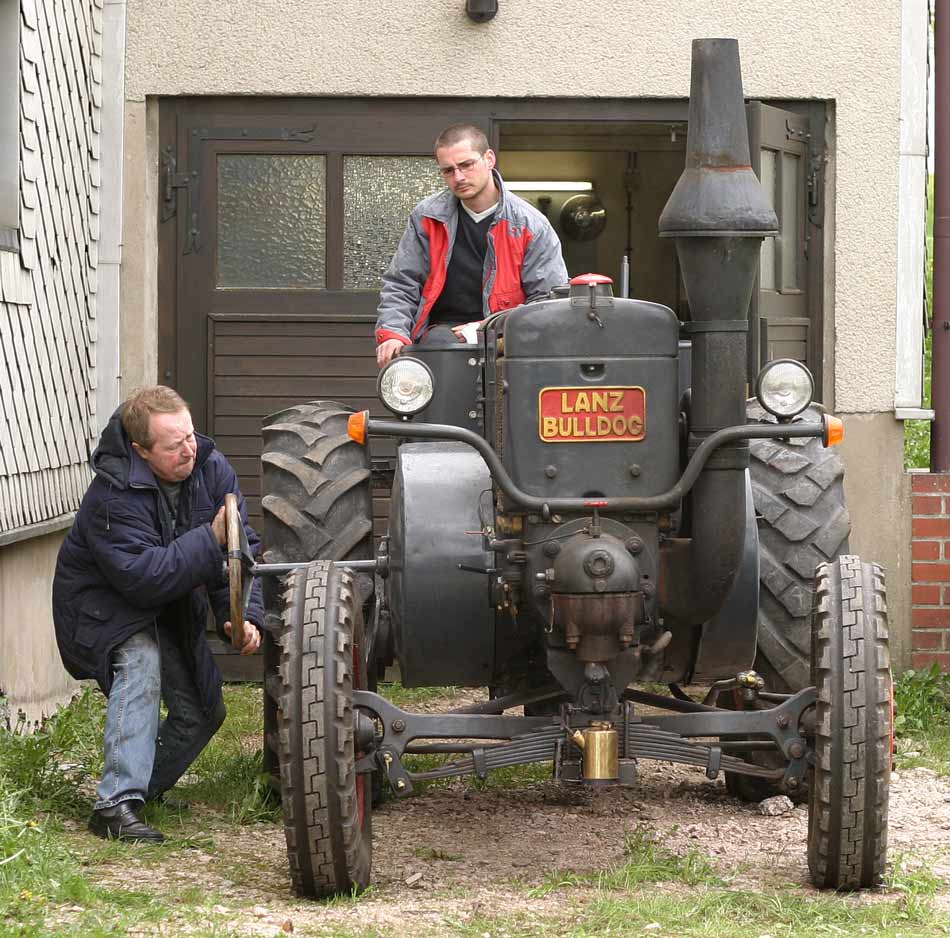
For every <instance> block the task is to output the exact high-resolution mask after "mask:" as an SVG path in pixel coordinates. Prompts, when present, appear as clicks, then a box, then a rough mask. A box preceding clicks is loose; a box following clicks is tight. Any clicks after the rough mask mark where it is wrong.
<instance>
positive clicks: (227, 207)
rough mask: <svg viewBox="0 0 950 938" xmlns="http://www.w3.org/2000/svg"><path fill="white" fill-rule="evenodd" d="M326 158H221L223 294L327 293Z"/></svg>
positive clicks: (220, 281)
mask: <svg viewBox="0 0 950 938" xmlns="http://www.w3.org/2000/svg"><path fill="white" fill-rule="evenodd" d="M326 189H327V185H326V158H325V157H323V156H317V155H309V156H277V155H267V154H249V153H247V154H231V155H227V156H219V157H218V257H217V260H218V269H217V282H216V285H217V286H218V287H219V288H223V289H229V290H320V289H323V288H325V287H326V279H327V278H326V266H327V265H326Z"/></svg>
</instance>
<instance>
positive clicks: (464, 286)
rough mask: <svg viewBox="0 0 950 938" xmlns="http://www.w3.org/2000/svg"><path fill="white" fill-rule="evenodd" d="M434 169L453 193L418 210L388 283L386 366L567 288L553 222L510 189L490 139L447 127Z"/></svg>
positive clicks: (380, 334)
mask: <svg viewBox="0 0 950 938" xmlns="http://www.w3.org/2000/svg"><path fill="white" fill-rule="evenodd" d="M435 161H436V164H437V165H438V167H439V172H440V173H441V174H442V178H443V179H444V180H445V184H446V186H447V188H446V189H443V190H442V191H441V192H439V193H437V194H436V195H432V196H429V198H427V199H423V200H422V201H421V202H420V203H419V204H418V205H417V206H416V207H415V208H414V209H413V210H412V214H411V215H410V216H409V223H408V225H407V226H406V231H405V233H404V234H403V236H402V239H401V240H400V242H399V246H398V247H397V248H396V253H395V255H394V256H393V259H392V263H391V264H390V265H389V268H388V270H387V271H386V273H385V274H383V286H382V290H381V291H380V298H379V310H378V313H377V319H376V360H377V363H378V364H379V366H380V367H382V366H383V365H385V364H386V362H388V361H389V360H390V359H391V358H392V357H393V355H397V354H398V353H399V351H400V350H401V349H402V347H403V346H404V345H409V344H410V343H412V342H415V343H418V342H421V341H423V339H424V337H425V336H426V334H427V333H428V332H429V330H431V329H433V328H434V327H436V326H440V327H443V328H442V329H441V330H440V331H442V332H443V333H445V334H446V336H447V337H448V339H449V341H452V340H453V339H452V333H454V334H455V338H456V339H457V340H458V341H464V338H463V326H465V324H466V323H469V322H475V321H480V320H483V319H484V318H485V317H487V316H489V315H491V314H492V313H498V312H501V311H503V310H506V309H511V308H512V307H514V306H519V305H521V304H522V303H529V302H531V301H532V300H537V299H540V298H541V297H543V296H545V294H547V293H548V292H549V291H550V290H551V289H552V288H554V287H556V286H558V285H559V284H562V283H567V268H566V267H565V266H564V259H563V257H562V256H561V243H560V241H558V238H557V235H556V234H555V233H554V229H553V228H552V227H551V223H550V222H549V221H548V220H547V219H546V218H545V217H544V216H543V215H542V214H541V213H540V212H539V211H538V210H537V209H536V208H535V207H534V206H532V205H529V204H528V203H527V202H525V201H524V199H521V198H519V197H518V196H516V195H515V194H514V193H513V192H509V191H508V189H507V188H506V187H505V184H504V182H503V181H502V178H501V175H500V174H499V173H498V171H497V170H496V169H495V152H494V150H492V149H491V148H490V147H489V146H488V138H487V137H486V136H485V134H484V132H483V131H481V130H479V128H478V127H475V126H473V125H472V124H453V125H452V126H451V127H446V128H445V130H443V131H442V133H441V134H439V137H438V139H437V140H436V141H435ZM449 329H451V330H452V331H451V332H449V331H448V330H449Z"/></svg>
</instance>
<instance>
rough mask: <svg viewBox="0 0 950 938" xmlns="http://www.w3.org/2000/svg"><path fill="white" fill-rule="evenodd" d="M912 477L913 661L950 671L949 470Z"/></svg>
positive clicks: (916, 666) (916, 664) (919, 664)
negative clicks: (933, 664) (935, 665)
mask: <svg viewBox="0 0 950 938" xmlns="http://www.w3.org/2000/svg"><path fill="white" fill-rule="evenodd" d="M911 478H912V481H911V489H912V492H913V526H912V533H911V537H912V542H911V556H912V558H913V574H912V578H911V590H912V597H911V602H912V605H913V609H912V613H911V615H912V623H913V632H912V641H911V653H912V661H913V666H914V667H915V668H921V667H928V666H929V665H930V663H931V662H932V661H936V662H937V663H938V664H939V665H940V667H941V668H942V669H943V670H944V671H950V473H939V472H915V473H913V475H912V477H911Z"/></svg>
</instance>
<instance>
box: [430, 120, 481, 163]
mask: <svg viewBox="0 0 950 938" xmlns="http://www.w3.org/2000/svg"><path fill="white" fill-rule="evenodd" d="M463 140H467V141H468V142H469V143H470V144H471V145H472V149H473V150H475V151H477V152H478V154H479V155H480V156H484V155H485V154H486V153H487V152H488V137H486V136H485V131H484V130H482V129H481V128H480V127H476V126H475V125H474V124H451V125H449V126H448V127H446V128H445V130H443V131H442V133H440V134H439V136H438V137H436V138H435V146H434V147H433V148H432V152H433V154H434V153H438V151H439V150H441V149H443V148H444V147H454V146H455V145H456V144H457V143H461V142H462V141H463Z"/></svg>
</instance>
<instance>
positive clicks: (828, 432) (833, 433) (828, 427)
mask: <svg viewBox="0 0 950 938" xmlns="http://www.w3.org/2000/svg"><path fill="white" fill-rule="evenodd" d="M351 419H352V418H351ZM843 439H844V423H843V422H842V421H841V419H840V418H839V417H832V416H831V414H825V438H824V440H822V442H823V443H824V444H825V446H837V445H838V444H839V443H840V442H841V441H842V440H843Z"/></svg>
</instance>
